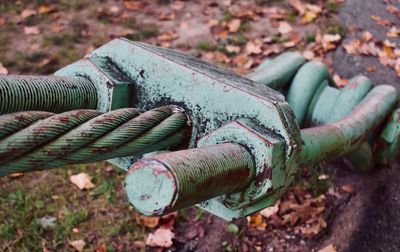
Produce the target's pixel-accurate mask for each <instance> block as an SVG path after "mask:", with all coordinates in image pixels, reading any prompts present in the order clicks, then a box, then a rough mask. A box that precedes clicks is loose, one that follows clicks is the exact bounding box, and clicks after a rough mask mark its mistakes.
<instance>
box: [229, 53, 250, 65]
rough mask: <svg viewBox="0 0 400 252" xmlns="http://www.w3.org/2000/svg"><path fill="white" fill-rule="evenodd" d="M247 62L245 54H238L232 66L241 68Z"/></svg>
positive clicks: (247, 58)
mask: <svg viewBox="0 0 400 252" xmlns="http://www.w3.org/2000/svg"><path fill="white" fill-rule="evenodd" d="M248 61H249V57H248V56H247V55H246V54H239V55H237V56H235V57H234V58H233V60H232V62H233V64H235V65H236V66H238V67H242V66H244V65H246V63H247V62H248Z"/></svg>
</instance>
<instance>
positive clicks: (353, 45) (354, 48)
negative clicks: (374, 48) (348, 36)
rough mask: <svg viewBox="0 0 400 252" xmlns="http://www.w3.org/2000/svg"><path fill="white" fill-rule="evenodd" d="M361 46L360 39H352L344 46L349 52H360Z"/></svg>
mask: <svg viewBox="0 0 400 252" xmlns="http://www.w3.org/2000/svg"><path fill="white" fill-rule="evenodd" d="M360 46H361V41H360V40H358V39H353V40H351V41H350V43H348V44H344V45H343V48H344V49H345V50H346V52H347V53H348V54H353V55H354V54H358V53H359V50H358V49H359V47H360Z"/></svg>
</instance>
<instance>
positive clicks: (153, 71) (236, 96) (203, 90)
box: [57, 39, 304, 167]
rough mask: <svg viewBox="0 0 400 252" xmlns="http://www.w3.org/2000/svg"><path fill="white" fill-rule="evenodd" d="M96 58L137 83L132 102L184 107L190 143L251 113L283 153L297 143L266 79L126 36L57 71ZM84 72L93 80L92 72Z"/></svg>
mask: <svg viewBox="0 0 400 252" xmlns="http://www.w3.org/2000/svg"><path fill="white" fill-rule="evenodd" d="M94 58H96V59H98V58H107V59H109V61H110V62H113V64H115V65H116V66H117V68H118V69H120V70H121V72H123V73H125V74H126V75H127V78H128V79H131V80H132V81H133V83H135V87H136V88H135V91H136V97H135V99H134V103H135V104H134V106H135V107H137V108H140V109H144V110H148V109H150V108H153V107H158V106H164V105H170V104H174V105H177V106H180V107H182V108H183V109H185V111H186V113H187V114H188V115H189V117H190V120H191V122H192V124H193V132H192V136H191V141H190V146H191V147H195V146H196V142H197V140H198V139H199V138H201V137H202V136H205V135H206V134H208V133H210V132H212V131H214V130H216V129H217V128H219V127H220V126H222V125H223V124H224V123H226V122H231V121H234V120H236V119H240V118H249V119H252V120H254V121H255V122H256V123H257V124H258V125H259V127H261V128H265V129H268V130H269V131H271V134H276V135H278V136H280V137H281V138H282V139H283V140H284V143H285V157H286V159H291V158H293V156H294V153H293V150H296V149H297V147H298V146H300V131H299V128H298V126H297V124H296V123H295V121H294V117H293V112H292V111H291V109H290V107H289V106H288V104H287V103H286V102H285V100H284V97H283V96H282V95H280V94H279V93H277V92H275V91H273V90H271V89H269V88H267V87H265V86H264V85H261V84H258V83H255V82H253V81H251V80H249V79H246V78H243V77H240V76H238V75H235V74H233V73H231V72H228V71H224V70H221V69H219V68H217V67H214V66H212V65H210V64H207V63H205V62H203V61H201V60H199V59H196V58H193V57H189V56H186V55H184V54H181V53H178V52H175V51H172V50H169V49H163V48H158V47H154V46H150V45H146V44H143V43H138V42H131V41H128V40H125V39H116V40H113V41H111V42H110V43H108V44H106V45H104V46H103V47H101V48H99V49H97V50H94V51H93V52H92V53H91V54H89V55H88V56H87V57H86V58H85V59H84V60H83V61H80V62H78V63H74V64H72V65H70V66H67V67H66V68H65V69H62V70H61V71H59V72H57V74H67V75H68V74H73V73H74V72H76V73H80V74H82V75H85V74H84V73H83V72H82V71H87V70H82V68H85V66H86V65H87V64H91V63H90V62H92V59H94ZM300 61H301V62H302V61H304V60H299V62H300ZM299 64H300V63H299ZM294 68H296V67H294ZM293 71H294V70H293ZM88 74H90V73H86V75H88ZM86 75H85V76H86ZM94 75H95V76H97V75H98V73H94ZM88 78H89V79H91V80H92V81H93V82H94V83H96V81H95V80H94V79H93V78H94V77H93V78H91V77H88ZM271 78H272V77H271ZM272 79H274V78H272ZM274 80H275V79H274ZM243 104H246V106H243ZM134 161H135V159H122V160H119V162H118V165H120V166H123V167H129V166H130V165H132V163H133V162H134Z"/></svg>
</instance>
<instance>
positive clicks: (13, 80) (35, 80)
mask: <svg viewBox="0 0 400 252" xmlns="http://www.w3.org/2000/svg"><path fill="white" fill-rule="evenodd" d="M96 107H97V91H96V88H95V86H94V84H93V83H92V82H90V81H89V80H87V79H85V78H82V77H60V76H24V75H1V76H0V115H1V114H6V113H12V112H17V111H26V110H40V111H49V112H55V113H60V112H64V111H68V110H74V109H82V108H84V109H96Z"/></svg>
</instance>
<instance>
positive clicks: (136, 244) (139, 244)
mask: <svg viewBox="0 0 400 252" xmlns="http://www.w3.org/2000/svg"><path fill="white" fill-rule="evenodd" d="M145 247H146V243H144V242H143V241H134V242H133V248H134V249H137V250H142V249H144V248H145Z"/></svg>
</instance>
